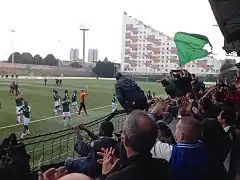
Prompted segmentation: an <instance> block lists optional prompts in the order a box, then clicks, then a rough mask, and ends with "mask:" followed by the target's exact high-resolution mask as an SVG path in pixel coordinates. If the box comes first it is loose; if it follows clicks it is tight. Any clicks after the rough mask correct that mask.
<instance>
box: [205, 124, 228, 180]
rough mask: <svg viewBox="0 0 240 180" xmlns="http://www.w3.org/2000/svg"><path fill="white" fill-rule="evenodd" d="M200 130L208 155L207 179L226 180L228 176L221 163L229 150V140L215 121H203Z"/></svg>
mask: <svg viewBox="0 0 240 180" xmlns="http://www.w3.org/2000/svg"><path fill="white" fill-rule="evenodd" d="M202 129H203V130H202V136H203V141H204V143H205V145H206V147H207V149H208V153H209V167H210V169H209V174H208V179H209V180H213V179H218V180H227V179H228V174H227V171H226V169H225V168H224V165H223V163H224V161H225V159H226V157H227V155H228V153H229V150H230V139H229V137H228V135H227V134H226V133H225V132H224V130H223V129H222V127H221V125H220V124H219V123H218V121H216V120H215V119H206V120H204V121H203V122H202Z"/></svg>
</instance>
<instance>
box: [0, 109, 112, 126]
mask: <svg viewBox="0 0 240 180" xmlns="http://www.w3.org/2000/svg"><path fill="white" fill-rule="evenodd" d="M110 106H112V105H108V106H101V107H97V108H93V109H88V111H93V110H98V109H104V108H106V107H110ZM71 114H77V112H75V113H71ZM58 117H62V116H61V115H60V116H51V117H48V118H43V119H38V120H35V121H30V122H29V124H33V123H37V122H42V121H46V120H49V119H54V118H58ZM17 126H22V123H21V124H13V125H8V126H2V127H0V130H1V129H7V128H10V127H17Z"/></svg>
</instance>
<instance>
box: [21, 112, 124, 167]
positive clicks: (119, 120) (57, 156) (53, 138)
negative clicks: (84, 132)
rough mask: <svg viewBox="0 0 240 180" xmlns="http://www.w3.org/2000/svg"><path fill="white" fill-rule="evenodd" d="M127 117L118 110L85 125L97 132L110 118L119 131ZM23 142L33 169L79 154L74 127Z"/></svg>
mask: <svg viewBox="0 0 240 180" xmlns="http://www.w3.org/2000/svg"><path fill="white" fill-rule="evenodd" d="M125 118H126V113H125V111H118V112H115V113H112V114H108V115H106V116H104V117H101V118H99V119H96V120H93V121H91V122H88V123H86V124H85V126H86V127H87V128H88V129H89V130H91V131H92V132H95V133H96V132H98V129H99V126H100V123H101V122H103V121H108V120H110V121H112V122H113V124H114V129H115V132H119V131H120V130H121V129H122V125H123V122H124V120H125ZM86 140H87V137H86ZM21 142H22V143H24V145H25V146H26V147H25V148H26V151H27V153H28V154H29V155H30V156H31V159H30V160H29V163H30V166H31V168H32V170H33V171H34V170H37V169H39V168H40V167H41V166H46V165H51V164H56V163H59V162H62V161H64V160H65V159H66V158H67V157H76V156H78V154H77V153H76V152H75V151H74V144H75V142H76V135H75V132H74V128H69V129H64V130H60V131H56V132H52V133H47V134H42V135H38V136H34V137H29V138H25V139H22V140H21Z"/></svg>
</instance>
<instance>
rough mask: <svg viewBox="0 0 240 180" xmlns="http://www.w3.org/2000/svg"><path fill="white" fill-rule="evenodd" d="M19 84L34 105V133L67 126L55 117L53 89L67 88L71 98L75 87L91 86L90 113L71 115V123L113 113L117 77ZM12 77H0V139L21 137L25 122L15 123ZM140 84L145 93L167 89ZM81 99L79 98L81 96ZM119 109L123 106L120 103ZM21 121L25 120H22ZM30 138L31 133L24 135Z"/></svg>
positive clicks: (32, 129) (161, 91)
mask: <svg viewBox="0 0 240 180" xmlns="http://www.w3.org/2000/svg"><path fill="white" fill-rule="evenodd" d="M14 80H15V81H16V82H17V83H18V84H19V90H20V91H21V93H23V94H24V99H25V100H27V101H28V102H29V105H30V107H31V114H30V124H29V128H30V133H31V134H30V135H29V136H34V135H38V134H42V133H48V132H53V131H57V130H60V129H64V122H63V118H62V117H61V116H58V117H56V116H55V115H54V113H53V92H52V91H53V89H56V90H57V91H58V92H59V93H60V95H61V97H63V95H64V91H65V90H66V89H67V90H68V92H69V96H70V98H71V94H72V90H73V89H76V90H77V91H78V94H79V92H80V91H81V90H82V89H85V88H86V87H88V93H89V94H88V96H87V98H86V107H87V110H88V113H89V115H88V116H85V115H84V113H82V116H77V115H76V114H72V120H71V122H72V125H73V126H74V125H77V124H80V123H84V122H89V121H94V120H95V119H98V118H100V117H102V116H104V115H106V114H109V113H111V100H112V95H113V93H114V92H115V90H114V84H115V81H114V80H100V79H99V80H97V79H80V80H66V79H64V80H63V84H62V86H58V87H57V86H55V81H54V80H50V79H49V80H48V82H47V86H44V82H43V80H33V79H31V80H30V79H29V80H27V79H14ZM11 81H12V80H11V79H0V101H1V109H0V138H1V139H3V138H5V137H7V136H8V135H9V134H10V133H13V132H14V133H16V134H17V136H18V137H20V135H21V133H22V131H23V125H22V124H17V123H16V105H15V96H13V95H9V86H10V83H11ZM138 84H139V85H140V87H141V88H142V89H144V91H145V92H146V91H147V89H150V90H151V92H156V94H157V95H162V94H164V90H163V89H162V88H159V87H158V86H157V85H156V83H152V82H138ZM78 99H79V97H78ZM118 108H121V107H120V106H119V105H118ZM21 120H22V119H21ZM25 137H28V136H25Z"/></svg>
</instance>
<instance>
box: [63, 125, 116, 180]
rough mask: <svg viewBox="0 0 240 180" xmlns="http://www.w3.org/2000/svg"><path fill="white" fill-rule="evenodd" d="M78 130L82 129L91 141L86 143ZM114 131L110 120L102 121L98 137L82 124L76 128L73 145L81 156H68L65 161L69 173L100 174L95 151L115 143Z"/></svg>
mask: <svg viewBox="0 0 240 180" xmlns="http://www.w3.org/2000/svg"><path fill="white" fill-rule="evenodd" d="M80 130H84V131H86V132H87V134H88V135H89V136H90V138H91V139H92V142H91V143H86V142H84V140H83V137H82V136H81V134H80ZM113 131H114V128H113V124H112V122H110V121H105V122H102V123H101V125H100V128H99V135H100V137H98V136H96V135H95V134H93V133H92V132H91V131H89V130H88V129H87V128H86V127H84V126H83V125H80V126H79V127H78V128H77V137H78V142H77V144H76V145H75V150H76V151H77V152H78V153H79V154H80V155H82V156H83V157H79V158H75V159H73V158H68V159H67V160H66V162H65V166H66V169H67V170H68V172H70V173H84V174H86V175H88V176H90V177H96V176H98V175H99V174H101V166H100V165H99V164H98V163H97V160H98V159H99V156H98V155H97V152H99V151H101V148H110V147H113V148H115V146H116V145H117V143H118V142H117V141H116V140H115V139H113V138H112V133H113Z"/></svg>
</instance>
